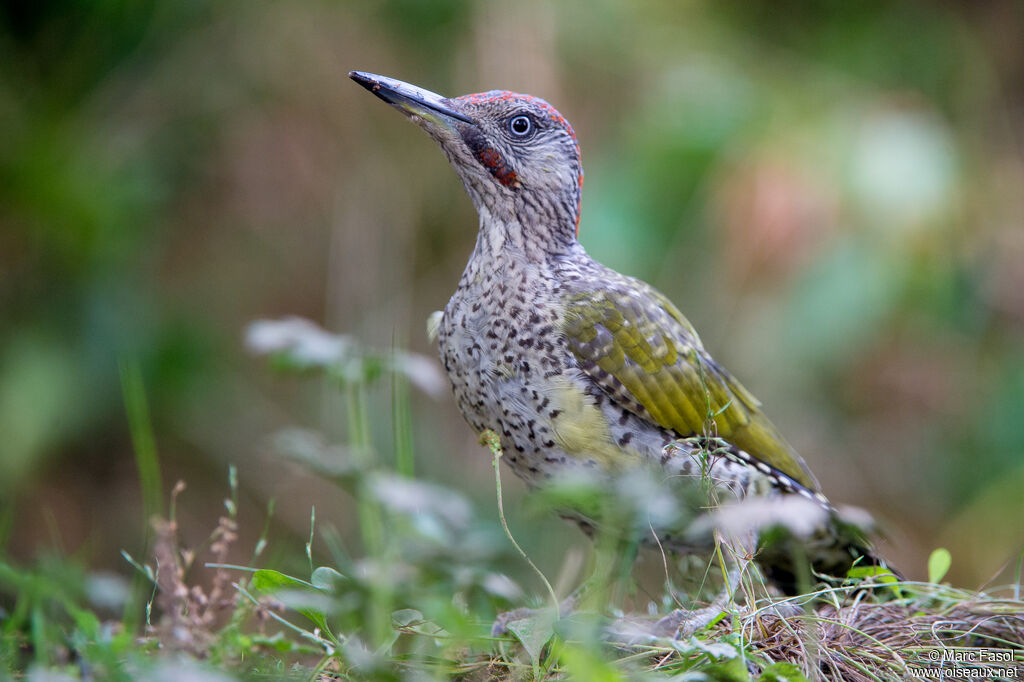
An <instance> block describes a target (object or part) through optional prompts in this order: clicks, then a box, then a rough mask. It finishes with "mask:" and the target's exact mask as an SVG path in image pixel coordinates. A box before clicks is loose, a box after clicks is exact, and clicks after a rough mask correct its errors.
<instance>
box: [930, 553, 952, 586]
mask: <svg viewBox="0 0 1024 682" xmlns="http://www.w3.org/2000/svg"><path fill="white" fill-rule="evenodd" d="M952 564H953V556H952V555H951V554H950V553H949V550H948V549H946V548H945V547H939V548H938V549H936V550H935V551H934V552H932V553H931V556H929V557H928V582H930V583H938V582H939V581H940V580H942V579H943V578H945V577H946V573H947V572H949V567H950V566H951V565H952Z"/></svg>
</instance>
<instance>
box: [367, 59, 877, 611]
mask: <svg viewBox="0 0 1024 682" xmlns="http://www.w3.org/2000/svg"><path fill="white" fill-rule="evenodd" d="M349 76H350V77H351V78H352V79H353V80H354V81H355V82H357V83H358V84H360V85H362V86H363V87H364V88H366V89H367V90H369V91H370V92H372V93H373V94H375V95H377V97H379V98H380V99H382V100H384V101H385V102H387V103H389V104H391V105H392V106H393V107H394V108H396V109H398V110H399V111H400V112H401V113H403V114H405V115H406V116H407V117H408V118H409V119H410V120H411V121H412V122H413V123H415V124H416V125H418V126H419V127H420V128H422V129H423V130H424V131H426V133H427V134H428V135H429V136H430V137H431V138H433V139H434V141H435V142H436V143H437V144H438V145H439V146H440V148H441V150H442V151H443V152H444V154H445V156H446V157H447V158H448V161H449V162H450V163H451V165H452V167H453V168H454V169H455V172H456V173H457V175H458V176H459V178H460V179H461V180H462V184H463V185H464V187H465V189H466V192H467V193H468V194H469V197H470V199H471V200H472V202H473V205H474V206H475V208H476V210H477V213H478V214H479V218H480V223H479V231H478V233H477V239H476V245H475V247H474V248H473V252H472V254H471V255H470V257H469V262H468V263H467V264H466V268H465V271H464V272H463V274H462V278H461V279H460V281H459V284H458V287H457V288H456V290H455V293H454V294H453V295H452V297H451V300H449V301H448V304H447V306H446V307H445V309H444V312H443V315H442V317H441V319H440V321H439V323H438V326H437V331H438V339H437V341H438V346H439V351H440V356H441V361H442V363H443V364H444V368H445V371H446V372H447V374H448V378H449V379H450V381H451V386H452V391H453V393H454V396H455V400H456V403H457V404H458V407H459V410H460V411H461V412H462V414H463V416H464V417H465V419H466V421H467V422H468V423H469V425H470V426H471V427H472V428H473V430H474V431H476V432H477V433H478V434H480V433H483V432H485V431H487V430H490V431H493V432H494V433H495V434H497V435H498V436H499V438H500V441H501V446H502V449H503V451H504V453H505V455H504V458H503V459H504V461H505V462H506V463H507V464H508V465H509V466H511V468H512V470H513V471H514V472H515V473H516V474H517V475H518V476H520V477H521V478H522V479H524V480H525V481H526V483H527V484H528V485H529V486H533V487H537V486H542V485H543V484H544V483H545V481H547V480H548V479H551V478H552V477H554V476H556V475H558V474H559V473H563V472H567V471H572V470H575V469H587V470H596V471H601V472H608V473H612V474H615V473H616V472H622V471H626V470H629V469H630V468H633V467H637V466H640V465H641V464H652V463H653V464H654V465H656V466H657V467H660V468H661V469H663V470H664V471H666V472H668V473H669V474H671V475H673V476H677V477H679V478H684V479H686V478H688V479H691V480H696V479H698V478H699V479H701V480H704V481H711V482H712V484H713V486H714V487H715V488H716V489H718V490H720V491H722V492H724V493H727V494H729V495H730V496H733V497H739V498H745V497H750V496H754V495H757V496H766V497H772V498H776V497H777V498H783V499H793V498H794V497H797V498H803V499H806V500H809V501H811V502H813V503H814V507H815V508H816V509H818V510H820V511H822V512H823V518H825V523H823V524H821V525H822V527H821V528H819V529H817V530H816V532H815V533H814V537H813V542H810V545H811V546H810V548H809V549H808V548H803V549H807V551H806V552H802V553H803V555H804V556H806V557H807V558H808V559H809V560H810V563H811V566H812V567H813V568H814V569H815V570H817V571H819V572H823V573H828V574H830V575H839V576H842V575H845V572H846V570H847V569H848V568H849V567H850V566H851V565H852V564H854V563H856V562H858V561H867V562H869V563H872V564H874V563H878V560H877V559H875V557H874V556H873V554H872V553H871V550H870V548H869V546H868V545H867V543H866V541H865V540H864V539H863V537H861V536H860V534H858V533H853V534H851V533H850V532H848V528H846V527H845V524H843V523H842V522H841V521H840V520H839V519H838V516H837V515H836V512H835V510H834V509H833V508H832V507H831V505H830V504H829V503H828V500H827V499H826V498H825V497H824V496H823V495H822V493H821V491H820V489H819V485H818V482H817V480H816V479H815V477H814V475H813V474H812V473H811V471H810V469H808V467H807V465H806V463H805V462H804V460H803V459H802V458H801V457H800V456H799V455H798V454H797V453H796V452H795V451H794V449H793V448H792V447H791V446H790V445H789V444H788V443H787V442H786V441H785V439H784V438H783V437H782V435H781V434H780V433H779V431H778V430H777V429H776V427H775V426H773V425H772V423H771V422H770V421H769V420H768V418H767V417H766V416H765V415H764V413H763V412H762V411H761V404H760V403H759V402H758V400H757V399H756V398H755V397H754V396H753V395H751V393H750V392H749V391H748V390H747V389H746V388H744V387H743V385H742V384H741V383H740V382H739V381H738V380H737V379H736V378H735V377H733V376H732V375H731V374H730V373H729V372H728V371H727V370H726V369H725V368H724V367H722V365H720V364H719V363H718V362H716V361H715V360H714V359H713V358H712V357H711V356H710V355H709V354H708V352H707V351H706V350H705V349H704V346H703V344H702V343H701V341H700V338H699V337H698V335H697V332H696V331H695V330H694V328H693V326H692V325H691V324H690V322H689V321H687V319H686V318H685V317H684V316H683V314H682V313H681V312H680V311H679V309H678V308H676V306H675V305H673V304H672V302H671V301H669V299H668V298H667V297H666V296H665V295H663V294H662V293H661V292H659V291H657V290H656V289H655V288H654V287H652V286H650V285H649V284H647V283H645V282H642V281H640V280H638V279H635V278H632V277H627V276H626V275H622V274H620V273H618V272H616V271H614V270H612V269H610V268H608V267H606V266H604V265H602V264H601V263H598V262H597V261H595V260H594V259H593V258H591V257H590V256H589V255H588V254H587V252H586V251H585V250H584V248H583V246H582V245H581V244H580V242H579V240H578V238H577V237H578V233H579V223H580V209H581V205H580V198H581V189H582V186H583V165H582V161H581V158H580V148H579V144H578V142H577V139H576V133H575V132H574V131H573V128H572V126H571V125H570V124H569V122H568V121H567V120H566V119H565V117H563V116H562V115H561V114H560V113H558V111H557V110H555V108H554V107H552V106H551V105H550V104H548V103H547V102H545V101H544V100H542V99H540V98H537V97H533V96H530V95H523V94H518V93H514V92H509V91H505V90H492V91H490V92H484V93H478V94H471V95H463V96H461V97H454V98H450V99H449V98H446V97H443V96H441V95H438V94H436V93H433V92H430V91H428V90H424V89H422V88H419V87H416V86H414V85H410V84H408V83H405V82H402V81H399V80H395V79H392V78H387V77H384V76H378V75H375V74H370V73H365V72H361V71H353V72H351V73H350V74H349ZM709 422H710V423H711V427H712V428H711V430H710V432H709ZM709 444H711V446H710V447H709ZM709 453H710V454H711V456H710V458H709V457H708V454H709ZM576 518H577V520H578V521H579V522H580V524H581V525H582V526H583V527H584V529H585V530H586V529H587V528H588V526H589V524H590V523H591V522H592V520H590V519H586V518H584V517H581V516H577V517H576ZM660 540H662V541H667V544H668V545H669V547H670V548H675V549H678V550H680V551H692V550H693V547H692V546H689V545H690V543H688V542H686V541H685V540H684V539H683V538H681V537H676V538H673V537H662V538H660ZM791 557H792V553H791V552H788V551H774V550H771V549H765V550H764V551H763V552H762V554H761V555H760V556H759V557H757V558H758V560H759V562H760V563H761V565H762V568H763V569H764V570H765V573H766V575H768V577H769V578H771V579H773V580H774V581H775V582H776V583H778V584H780V585H781V586H782V587H783V588H784V589H785V590H786V591H790V592H792V591H793V589H794V587H795V581H794V580H795V579H794V576H795V575H796V573H797V571H796V570H795V569H794V566H793V565H792V563H791Z"/></svg>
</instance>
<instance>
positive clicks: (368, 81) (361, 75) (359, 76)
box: [348, 71, 380, 90]
mask: <svg viewBox="0 0 1024 682" xmlns="http://www.w3.org/2000/svg"><path fill="white" fill-rule="evenodd" d="M348 77H349V78H351V79H352V80H354V81H355V82H356V83H359V84H360V85H362V86H363V87H364V88H366V89H367V90H370V89H372V88H373V87H374V86H379V85H380V83H379V82H378V81H377V79H376V78H374V77H373V76H371V75H370V74H368V73H366V72H365V71H349V72H348Z"/></svg>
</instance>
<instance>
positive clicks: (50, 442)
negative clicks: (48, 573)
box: [0, 0, 1024, 587]
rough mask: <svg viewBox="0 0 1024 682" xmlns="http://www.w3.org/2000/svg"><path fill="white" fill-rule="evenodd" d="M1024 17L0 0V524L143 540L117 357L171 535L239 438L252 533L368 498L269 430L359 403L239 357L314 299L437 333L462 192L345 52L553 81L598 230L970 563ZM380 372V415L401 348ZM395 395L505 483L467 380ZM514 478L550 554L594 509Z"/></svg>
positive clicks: (1002, 446) (424, 445)
mask: <svg viewBox="0 0 1024 682" xmlns="http://www.w3.org/2000/svg"><path fill="white" fill-rule="evenodd" d="M1022 34H1024V4H1022V3H1020V2H1016V1H1014V0H1006V1H1003V2H999V1H995V0H987V1H979V2H970V3H965V2H954V1H952V0H950V1H947V2H910V1H908V2H881V1H877V0H876V1H869V2H863V3H846V2H839V1H835V0H828V1H826V0H821V1H818V2H809V3H808V2H796V1H795V0H786V1H783V2H780V1H778V0H772V1H768V0H763V1H757V2H753V1H750V2H743V1H740V0H729V1H725V2H721V1H711V0H708V1H705V2H698V1H688V2H669V1H656V0H648V1H641V2H631V3H625V2H622V3H618V2H610V1H608V0H591V1H585V0H573V1H568V2H560V3H542V2H537V1H534V0H527V1H524V2H516V3H504V2H497V1H494V2H470V1H469V0H435V1H432V2H423V1H419V0H385V1H382V2H369V1H366V2H358V1H357V2H328V1H326V0H320V1H317V0H301V1H300V0H295V1H292V2H287V3H269V2H249V1H242V0H226V1H220V2H203V1H201V0H134V1H132V2H127V1H124V0H93V1H90V2H82V1H80V0H50V1H42V2H29V1H27V0H21V1H15V2H7V3H4V4H3V6H2V9H0V498H2V524H0V555H3V554H6V555H7V556H9V557H12V558H13V559H14V560H15V561H19V562H31V561H34V560H36V559H37V558H38V557H40V556H42V555H45V554H48V553H52V552H55V551H56V552H61V553H66V554H71V555H73V556H74V557H75V558H76V559H77V560H79V561H80V562H82V563H83V564H85V565H88V566H90V567H93V568H97V569H111V570H117V571H119V572H122V573H125V574H127V573H128V572H129V569H128V567H127V565H125V564H124V563H123V562H122V560H121V559H120V557H119V554H118V550H120V549H122V548H125V549H128V550H129V551H133V552H138V551H140V549H141V547H142V543H143V539H142V538H143V528H144V519H143V511H142V500H141V495H140V493H139V484H138V474H137V471H136V468H135V463H134V460H133V455H132V442H131V437H130V435H129V430H128V426H127V424H128V422H127V419H126V416H125V408H124V403H123V400H122V392H121V384H120V379H119V366H121V365H122V364H125V363H127V366H133V365H134V364H137V366H138V367H140V368H141V371H142V376H143V379H144V383H145V387H146V391H147V396H148V399H149V403H150V410H151V416H152V420H153V428H154V433H155V436H156V440H157V448H158V450H159V453H160V459H161V465H162V468H163V481H164V484H165V488H166V489H169V488H170V486H171V484H173V483H174V481H176V480H178V479H184V480H185V481H186V482H187V483H188V486H189V488H188V490H187V491H186V492H185V493H184V494H183V495H182V496H181V498H180V500H179V504H178V517H179V519H180V520H181V524H182V526H183V528H184V532H185V534H186V536H187V537H188V536H189V534H190V533H192V539H193V541H195V542H198V541H200V540H201V539H202V537H204V534H205V532H207V531H208V529H209V528H210V527H212V525H213V519H214V518H215V516H216V514H217V513H219V512H218V510H219V509H220V505H221V500H222V499H223V497H224V496H225V494H226V489H227V473H226V471H227V467H228V464H229V463H235V464H237V466H238V469H239V475H240V481H241V486H242V500H241V502H242V519H243V524H242V538H243V545H244V544H245V543H246V542H248V543H249V545H248V546H251V543H252V541H254V540H255V537H256V535H258V533H259V530H260V527H261V525H262V514H263V511H262V510H263V508H265V506H266V502H267V499H268V498H270V497H275V498H277V510H278V511H277V515H276V518H275V523H274V530H273V531H272V533H271V540H272V544H273V543H274V542H275V541H276V542H277V543H278V547H281V548H288V547H289V546H290V545H289V543H291V546H294V547H301V542H303V541H304V540H302V539H299V538H304V537H305V536H306V535H308V529H309V508H310V506H311V505H316V507H317V518H318V519H320V520H321V521H322V522H324V523H329V524H333V525H335V526H336V527H338V528H339V530H341V532H342V533H345V532H348V531H350V530H351V526H352V509H351V501H350V500H349V499H348V498H346V496H345V495H343V494H340V493H339V492H338V491H337V490H336V489H335V488H333V487H332V486H330V485H329V484H326V483H324V482H321V481H319V480H318V479H316V478H315V477H312V476H310V475H308V474H306V473H304V472H303V471H302V470H300V469H299V468H298V467H296V466H295V465H290V464H288V463H286V462H283V461H281V460H280V458H278V457H276V456H275V455H274V454H273V452H272V449H271V448H270V447H269V446H268V437H269V436H270V435H271V434H272V433H273V432H274V431H275V430H276V429H278V428H281V427H285V426H290V425H302V426H307V427H312V428H317V429H321V430H323V431H324V432H326V433H328V434H330V435H331V436H333V437H337V438H340V437H342V436H343V435H344V431H345V424H344V417H343V414H344V411H343V405H342V402H343V397H342V396H341V395H340V394H339V392H338V391H337V390H336V389H335V388H333V387H332V386H330V385H328V384H327V383H326V382H322V381H321V380H301V379H296V378H294V377H288V376H283V375H280V374H276V373H274V372H273V371H271V370H270V369H269V368H268V367H267V365H266V363H265V362H263V361H262V360H259V359H255V358H253V357H251V356H250V355H249V354H248V353H247V352H246V350H245V347H244V344H243V334H244V329H245V326H246V324H247V323H248V322H250V321H251V320H253V319H256V318H265V317H281V316H285V315H302V316H306V317H309V318H311V319H313V320H316V321H318V322H319V323H321V324H323V325H324V326H325V327H327V328H328V329H330V330H334V331H341V332H345V333H351V334H354V335H355V336H357V337H358V338H359V339H361V340H362V341H364V342H366V343H367V344H370V345H372V346H375V347H378V348H385V349H386V348H389V347H391V346H392V345H397V346H403V347H408V348H411V349H412V350H416V351H419V352H421V353H424V354H427V355H429V356H430V357H431V358H434V357H435V356H436V351H435V349H433V348H431V347H430V346H429V344H428V343H427V340H426V338H425V333H424V321H425V319H426V317H427V316H428V315H429V313H431V312H432V311H434V310H437V309H440V308H441V307H443V305H444V304H445V302H446V300H447V298H448V296H449V294H450V293H451V291H452V290H453V289H454V286H455V283H456V282H457V280H458V277H459V274H460V272H461V269H462V267H463V265H464V262H465V259H466V258H467V256H468V253H469V251H470V249H471V247H472V244H473V241H474V239H475V226H476V217H475V214H474V212H473V209H472V206H471V205H470V202H469V200H468V199H467V198H466V197H465V195H464V194H463V191H462V188H461V185H460V183H459V182H458V181H457V180H456V178H455V176H454V174H453V173H452V172H451V171H450V170H449V169H448V168H447V164H446V161H445V159H444V157H443V156H442V155H441V154H440V153H439V152H438V150H437V149H436V148H435V147H434V146H433V145H432V143H431V142H430V141H429V140H428V139H427V138H426V137H425V136H424V135H423V134H422V133H421V132H420V131H419V130H417V129H416V128H415V127H414V126H411V125H409V124H408V123H406V122H405V121H403V120H402V117H400V116H398V115H396V114H395V113H394V112H393V111H390V110H389V108H388V107H386V106H385V105H384V104H382V103H381V102H379V101H377V100H376V99H374V98H373V97H371V96H369V95H368V94H367V93H366V92H365V91H364V90H362V89H361V88H359V87H357V86H356V85H354V84H353V83H351V82H349V81H348V79H347V78H346V74H347V72H348V70H350V69H363V70H368V71H372V72H376V73H381V74H386V75H389V76H393V77H397V78H401V79H403V80H408V81H410V82H412V83H416V84H418V85H422V86H424V87H427V88H430V89H433V90H436V91H439V92H442V93H445V94H449V95H456V94H463V93H466V92H474V91H481V90H489V89H493V88H507V89H513V90H518V91H522V92H529V93H532V94H535V95H539V96H542V97H544V98H546V99H548V100H549V101H550V102H551V103H552V104H554V105H555V106H556V107H558V108H559V109H560V110H561V112H562V113H563V114H565V115H566V117H567V118H568V119H569V120H570V121H572V123H573V125H574V126H575V128H576V131H577V133H578V135H579V139H580V142H581V145H582V150H583V159H584V165H585V168H586V184H585V187H584V192H583V220H582V224H581V231H580V236H581V239H582V241H583V243H584V245H585V246H586V247H587V248H588V249H589V250H590V252H591V253H592V254H593V255H594V256H595V257H597V258H598V259H599V260H602V261H604V262H605V263H607V264H608V265H610V266H612V267H614V268H616V269H618V270H621V271H623V272H626V273H628V274H631V275H635V276H638V277H641V278H644V279H646V280H648V281H650V282H652V283H653V284H655V285H656V286H658V287H659V288H660V289H662V290H663V291H664V292H665V293H666V294H668V295H669V297H670V298H671V299H673V300H674V301H675V302H676V303H677V304H678V305H679V307H680V308H681V309H682V310H683V311H684V312H685V313H686V314H687V315H688V316H689V317H690V319H691V321H692V322H693V323H694V324H695V325H696V327H697V328H698V329H699V330H700V331H701V334H702V336H703V339H704V342H705V344H706V346H707V347H708V348H709V349H710V350H711V351H712V353H713V354H714V355H715V356H716V358H717V359H719V360H720V361H721V362H723V363H724V364H725V365H726V366H728V367H729V368H730V369H731V370H732V371H733V373H734V374H736V375H738V376H739V377H740V378H741V379H742V380H743V382H744V383H745V384H746V385H747V386H748V387H749V388H750V389H751V390H752V391H753V392H754V393H755V394H756V395H758V396H759V397H760V398H761V399H762V400H763V401H764V402H765V404H766V406H767V412H768V413H769V414H770V415H771V416H772V418H773V419H774V421H776V423H777V424H778V425H779V426H780V427H781V429H782V430H783V432H784V433H785V434H786V435H787V437H788V439H789V440H791V441H792V442H793V443H794V445H796V446H797V448H798V449H799V450H800V451H801V452H802V453H803V455H804V457H805V458H806V459H807V460H808V462H809V464H810V466H811V468H812V469H813V470H814V471H815V472H817V474H818V476H819V478H820V479H821V482H822V484H823V487H824V490H825V492H826V493H827V494H828V495H829V496H830V497H831V498H832V499H833V500H834V501H836V502H837V503H848V504H856V505H857V506H861V507H864V508H866V509H868V510H870V511H871V512H873V513H874V514H875V515H876V516H877V517H879V518H880V519H881V520H882V522H883V524H884V526H885V527H886V528H887V529H888V532H889V535H890V540H889V542H888V545H887V547H886V550H885V551H886V552H887V553H888V554H889V555H890V556H891V557H892V558H893V560H894V561H895V563H896V565H898V566H901V567H902V568H903V569H904V571H905V572H906V573H907V574H908V575H909V576H911V577H917V578H921V577H924V574H925V569H924V560H925V557H927V554H928V552H929V551H930V550H931V549H932V548H934V547H936V546H947V547H949V549H950V550H951V551H952V553H953V568H952V571H951V573H950V578H951V579H952V580H953V582H954V583H956V584H960V585H963V586H967V587H974V586H978V585H980V584H982V583H983V582H985V581H987V580H988V579H990V578H991V577H992V576H993V575H995V574H996V573H997V572H998V571H1000V570H1001V569H1003V568H1004V567H1005V566H1006V565H1007V562H1009V563H1010V568H1009V569H1007V570H1008V573H1006V574H1004V577H1009V575H1010V574H1011V573H1012V570H1013V566H1012V564H1013V561H1015V559H1016V558H1017V557H1018V556H1019V552H1020V550H1021V547H1022V544H1024V494H1022V491H1024V141H1022V137H1021V131H1022V130H1024V88H1022V87H1021V85H1022V84H1024V50H1022V49H1021V35H1022ZM372 399H373V405H374V412H373V425H374V428H375V429H377V430H378V431H379V434H378V442H381V443H384V444H387V443H388V439H389V437H390V436H389V435H388V434H390V419H391V412H390V407H389V405H390V395H389V393H388V391H387V386H386V384H385V385H384V386H382V388H381V390H379V391H376V392H375V393H374V394H373V396H372ZM413 420H414V429H415V436H416V437H415V445H416V453H417V461H416V466H417V473H418V474H420V475H422V476H423V477H425V478H428V479H433V480H437V481H441V482H445V483H448V484H449V485H451V486H452V487H455V488H457V489H460V490H464V491H466V492H467V494H469V495H471V496H472V497H474V498H475V499H476V500H477V501H478V502H479V505H478V508H479V509H481V510H484V512H485V513H492V512H493V510H494V505H493V501H492V500H493V480H492V472H491V469H490V458H489V456H488V455H487V453H486V452H485V451H484V450H482V449H481V448H479V447H478V446H477V445H476V443H475V439H474V438H473V436H472V435H471V434H470V431H469V429H468V427H466V426H465V425H464V424H463V422H462V420H461V417H460V416H459V415H458V413H457V411H456V408H455V405H454V403H453V401H452V400H451V399H450V398H448V397H447V395H445V396H444V397H443V398H442V399H440V400H432V399H430V398H428V397H427V396H424V395H415V396H414V403H413ZM382 452H383V453H385V455H384V456H389V455H387V453H388V452H389V451H388V450H387V447H384V448H382ZM506 479H507V480H506V486H505V487H506V495H507V496H508V499H507V501H506V509H508V510H509V513H510V517H511V518H510V522H511V523H512V525H513V530H514V531H516V533H517V534H518V536H519V538H520V540H521V542H522V543H523V544H524V546H526V547H527V549H528V550H529V551H530V552H531V555H532V556H533V557H534V558H535V559H536V560H537V562H538V563H539V564H540V565H541V567H542V568H545V569H546V570H550V571H552V572H557V569H558V567H559V566H561V565H562V560H563V557H564V555H565V553H566V549H565V548H566V547H567V546H579V547H582V546H584V543H585V540H583V538H582V536H581V535H580V533H579V532H578V531H577V530H576V529H575V528H574V527H570V526H568V525H566V524H565V523H564V522H562V521H560V520H558V519H553V518H552V519H547V518H535V517H532V516H528V515H525V514H523V513H522V512H521V511H520V510H519V508H518V504H517V499H518V498H519V497H520V496H521V495H522V492H523V491H522V486H521V485H520V484H519V483H518V481H514V479H513V477H512V476H510V475H509V476H506ZM247 515H248V518H249V519H251V520H252V521H251V523H249V524H248V526H247V525H246V523H245V519H246V518H247ZM190 529H195V530H194V531H192V530H190ZM279 551H281V552H286V551H287V550H286V549H281V550H279ZM298 557H299V558H300V559H302V558H303V557H302V555H301V550H300V551H299V553H298ZM509 570H510V571H512V572H514V571H518V570H519V568H518V567H510V568H509ZM519 575H523V574H522V573H519Z"/></svg>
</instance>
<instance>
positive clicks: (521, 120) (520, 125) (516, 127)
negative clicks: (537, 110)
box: [508, 114, 533, 138]
mask: <svg viewBox="0 0 1024 682" xmlns="http://www.w3.org/2000/svg"><path fill="white" fill-rule="evenodd" d="M508 130H509V132H510V133H512V136H513V137H519V138H523V137H526V136H527V135H529V134H530V133H532V132H533V121H531V120H530V117H529V116H526V115H524V114H519V115H518V116H513V117H512V118H510V119H509V120H508Z"/></svg>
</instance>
